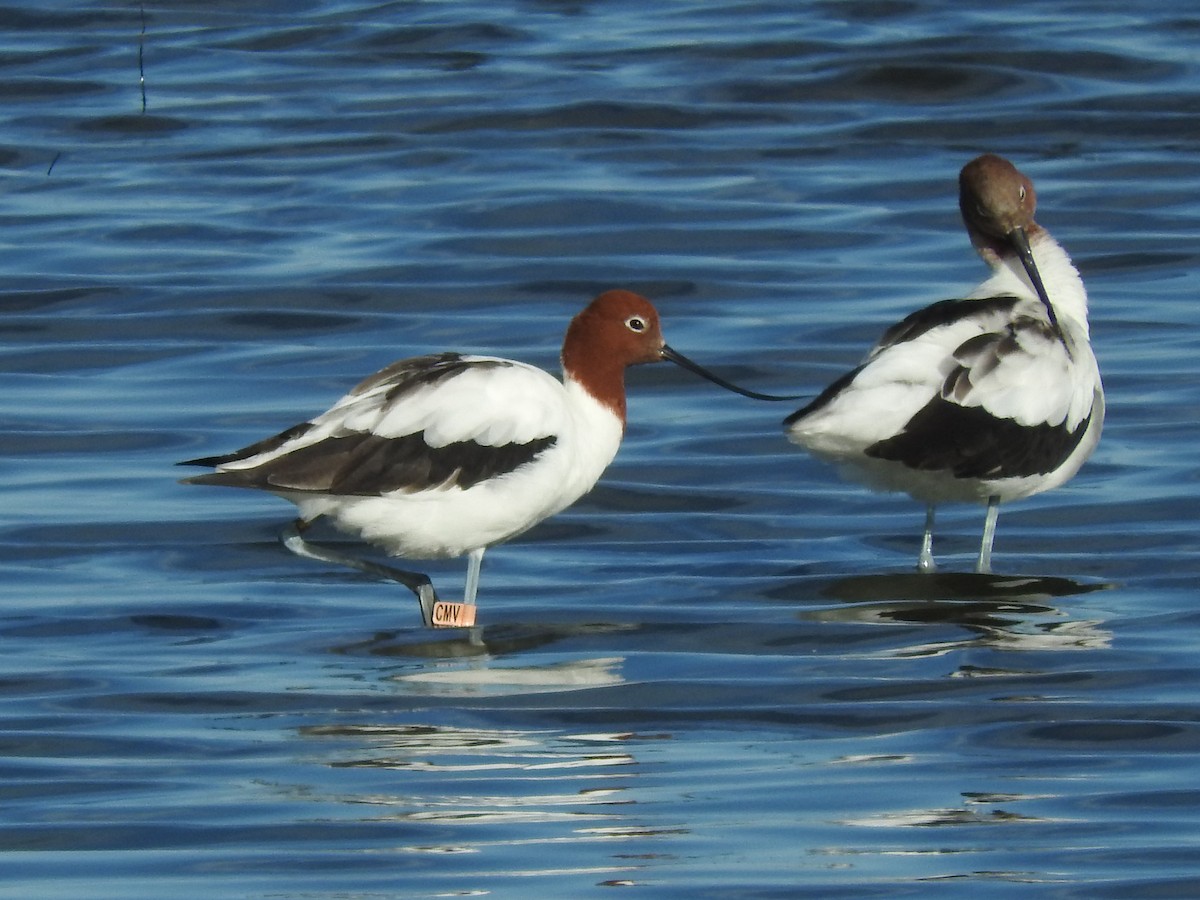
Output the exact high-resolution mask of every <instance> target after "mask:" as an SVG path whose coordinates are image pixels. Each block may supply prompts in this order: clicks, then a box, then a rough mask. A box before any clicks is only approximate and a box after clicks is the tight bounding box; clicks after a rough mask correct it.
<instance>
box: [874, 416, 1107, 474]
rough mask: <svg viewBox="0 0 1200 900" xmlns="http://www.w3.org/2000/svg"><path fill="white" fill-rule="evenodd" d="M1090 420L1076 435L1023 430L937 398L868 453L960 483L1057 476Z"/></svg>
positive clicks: (1055, 429)
mask: <svg viewBox="0 0 1200 900" xmlns="http://www.w3.org/2000/svg"><path fill="white" fill-rule="evenodd" d="M1089 422H1091V416H1090V415H1089V416H1088V417H1087V418H1086V419H1084V420H1083V421H1082V422H1080V423H1079V425H1077V426H1076V427H1075V429H1074V430H1073V431H1071V430H1068V429H1067V426H1066V424H1065V423H1063V424H1061V425H1049V424H1045V423H1042V424H1039V425H1021V424H1019V423H1017V422H1015V421H1013V420H1012V419H999V418H996V417H995V416H993V415H992V414H991V413H989V412H988V411H987V410H985V409H983V408H982V407H978V406H959V405H958V404H956V403H951V402H950V401H948V400H944V399H942V398H941V397H935V398H934V399H933V400H932V401H930V402H929V404H927V405H926V406H925V407H924V408H923V409H922V410H921V411H920V412H918V413H917V414H916V415H915V416H913V417H912V418H911V419H910V420H909V422H908V424H907V425H905V426H904V430H903V431H901V432H900V433H899V434H897V435H896V436H895V437H890V438H887V439H886V440H882V441H877V442H876V443H874V444H872V445H871V446H870V447H868V448H867V449H866V451H865V452H866V455H867V456H870V457H873V458H874V459H887V460H892V461H893V462H898V463H902V464H904V465H906V466H908V467H909V468H910V469H916V470H918V471H924V472H935V471H947V472H950V473H951V474H952V475H953V476H954V477H955V478H985V479H996V478H1022V477H1026V476H1029V475H1045V474H1047V473H1049V472H1053V471H1054V470H1055V469H1057V468H1058V467H1059V466H1060V465H1062V464H1063V462H1065V461H1066V459H1067V457H1068V456H1070V455H1071V452H1072V451H1073V450H1074V449H1075V448H1076V447H1077V446H1078V445H1079V442H1080V441H1081V440H1082V439H1083V435H1084V433H1085V432H1086V431H1087V428H1088V423H1089Z"/></svg>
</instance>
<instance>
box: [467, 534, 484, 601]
mask: <svg viewBox="0 0 1200 900" xmlns="http://www.w3.org/2000/svg"><path fill="white" fill-rule="evenodd" d="M485 550H487V547H480V548H479V549H477V550H472V551H471V552H470V553H468V554H467V583H466V585H465V586H464V587H463V603H474V602H475V594H476V593H478V591H479V568H480V566H482V565H483V554H484V551H485Z"/></svg>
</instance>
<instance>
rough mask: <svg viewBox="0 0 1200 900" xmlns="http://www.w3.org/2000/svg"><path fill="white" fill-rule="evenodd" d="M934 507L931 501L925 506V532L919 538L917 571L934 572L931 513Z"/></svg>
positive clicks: (935, 567)
mask: <svg viewBox="0 0 1200 900" xmlns="http://www.w3.org/2000/svg"><path fill="white" fill-rule="evenodd" d="M935 511H936V508H935V507H934V505H933V504H932V503H930V504H929V505H927V506H926V507H925V534H924V536H922V538H921V554H920V555H919V556H918V557H917V571H918V572H936V571H937V563H936V562H934V559H933V515H934V512H935Z"/></svg>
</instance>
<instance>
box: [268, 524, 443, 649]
mask: <svg viewBox="0 0 1200 900" xmlns="http://www.w3.org/2000/svg"><path fill="white" fill-rule="evenodd" d="M310 525H312V522H306V521H304V520H303V519H296V520H295V521H294V522H292V524H291V525H289V526H288V527H287V528H285V529H284V530H283V534H281V535H280V540H282V541H283V546H285V547H287V548H288V549H289V550H291V551H292V552H293V553H295V554H296V555H297V556H303V557H305V558H307V559H317V560H320V561H321V562H327V563H333V564H334V565H338V566H349V567H350V568H352V569H358V570H359V571H360V572H366V573H367V574H369V575H377V576H379V577H380V578H386V579H388V580H389V581H396V582H399V583H400V584H402V585H404V586H405V587H406V588H408V589H409V590H410V591H412V592H413V593H414V594H416V595H417V600H418V601H420V604H421V619H422V621H424V622H425V624H426V625H431V624H432V623H433V604H435V603H436V602H437V593H436V592H435V591H434V589H433V582H431V581H430V580H429V576H428V575H423V574H422V573H420V572H407V571H405V570H404V569H395V568H392V567H391V566H385V565H381V564H380V563H373V562H370V561H369V560H365V559H358V558H357V557H354V556H346V555H345V554H343V553H338V552H337V551H336V550H330V549H329V548H328V547H318V546H317V545H316V544H310V543H309V542H308V541H306V540H305V539H304V537H303V534H304V532H305V531H307V530H308V528H309V526H310Z"/></svg>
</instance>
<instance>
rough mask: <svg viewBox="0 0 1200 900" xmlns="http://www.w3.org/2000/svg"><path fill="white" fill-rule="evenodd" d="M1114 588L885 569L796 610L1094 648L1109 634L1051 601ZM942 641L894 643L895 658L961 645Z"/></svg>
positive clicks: (1010, 645)
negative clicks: (822, 604) (826, 603)
mask: <svg viewBox="0 0 1200 900" xmlns="http://www.w3.org/2000/svg"><path fill="white" fill-rule="evenodd" d="M1112 587H1114V585H1112V584H1109V583H1104V582H1095V583H1089V582H1081V581H1075V580H1073V579H1070V578H1058V577H1040V576H1027V575H979V574H974V573H944V574H919V573H892V574H886V575H860V576H852V577H849V578H842V579H839V580H837V581H834V582H832V583H830V584H829V585H827V586H826V587H824V588H823V589H822V590H821V591H820V595H821V596H822V597H825V598H828V599H832V600H836V601H840V602H841V603H844V604H846V605H844V606H834V607H827V608H823V609H819V610H814V611H811V612H804V613H802V614H801V615H802V618H808V619H812V620H816V621H822V622H845V623H862V624H876V625H953V626H957V627H959V628H963V629H966V630H967V631H968V632H969V633H970V634H971V635H972V636H973V637H972V642H974V643H978V644H983V645H987V646H991V647H993V648H997V649H1008V650H1095V649H1102V648H1105V647H1108V646H1109V643H1110V642H1111V639H1112V633H1111V632H1109V631H1108V630H1107V629H1104V628H1102V627H1101V625H1102V622H1101V621H1100V620H1090V619H1076V620H1072V619H1068V618H1067V614H1066V613H1064V612H1063V611H1061V610H1059V609H1058V608H1057V606H1055V605H1054V603H1053V602H1052V601H1053V600H1055V599H1057V598H1061V597H1071V596H1076V595H1080V594H1089V593H1092V592H1094V591H1100V590H1107V589H1109V588H1112ZM962 645H963V642H962V641H946V642H936V643H928V644H920V645H916V646H911V645H910V646H908V647H904V648H897V650H896V652H895V655H912V656H928V655H936V654H939V653H944V652H947V651H949V650H951V649H955V648H961V647H962Z"/></svg>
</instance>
